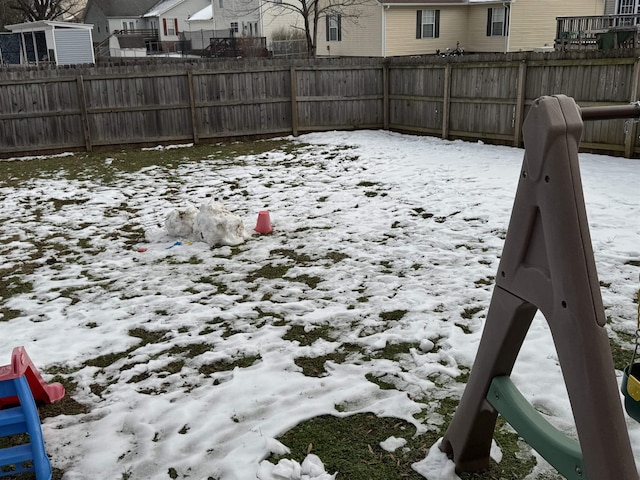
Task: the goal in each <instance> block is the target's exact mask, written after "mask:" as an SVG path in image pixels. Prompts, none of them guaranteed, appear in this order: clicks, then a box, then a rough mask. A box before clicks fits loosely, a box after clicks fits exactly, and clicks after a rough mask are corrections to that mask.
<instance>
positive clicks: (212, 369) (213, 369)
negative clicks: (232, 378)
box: [198, 355, 261, 375]
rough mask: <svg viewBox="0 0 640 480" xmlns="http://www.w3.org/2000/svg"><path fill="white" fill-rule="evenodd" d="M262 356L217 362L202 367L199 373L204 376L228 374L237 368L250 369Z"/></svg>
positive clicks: (249, 356)
mask: <svg viewBox="0 0 640 480" xmlns="http://www.w3.org/2000/svg"><path fill="white" fill-rule="evenodd" d="M260 358H261V357H260V355H248V356H246V357H241V358H239V359H237V360H234V361H232V362H230V361H227V360H220V361H217V362H212V363H208V364H206V365H202V366H201V367H200V368H198V372H200V373H201V374H203V375H211V374H213V373H217V372H228V371H231V370H233V369H234V368H236V367H239V368H248V367H250V366H251V365H253V364H254V363H256V362H257V361H258V360H260Z"/></svg>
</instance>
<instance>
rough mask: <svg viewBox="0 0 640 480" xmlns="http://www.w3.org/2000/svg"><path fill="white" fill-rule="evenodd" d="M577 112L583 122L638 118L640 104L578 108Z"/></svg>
mask: <svg viewBox="0 0 640 480" xmlns="http://www.w3.org/2000/svg"><path fill="white" fill-rule="evenodd" d="M579 110H580V114H581V115H582V120H583V121H591V120H613V119H616V118H640V102H635V103H632V104H630V105H607V106H606V107H582V108H580V107H579Z"/></svg>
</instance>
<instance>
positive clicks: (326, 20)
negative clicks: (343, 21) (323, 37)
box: [324, 15, 329, 42]
mask: <svg viewBox="0 0 640 480" xmlns="http://www.w3.org/2000/svg"><path fill="white" fill-rule="evenodd" d="M324 20H325V24H326V26H327V42H328V41H329V15H327V16H326V17H324Z"/></svg>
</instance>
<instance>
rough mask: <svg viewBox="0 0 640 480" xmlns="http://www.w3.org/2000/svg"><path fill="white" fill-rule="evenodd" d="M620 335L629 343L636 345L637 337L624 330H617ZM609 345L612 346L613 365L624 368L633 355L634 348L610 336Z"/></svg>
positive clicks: (619, 368) (620, 368)
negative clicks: (627, 346) (623, 344)
mask: <svg viewBox="0 0 640 480" xmlns="http://www.w3.org/2000/svg"><path fill="white" fill-rule="evenodd" d="M616 334H617V335H618V337H619V338H620V339H621V340H623V341H624V342H625V343H627V344H629V345H634V342H635V337H634V336H633V335H629V334H625V333H623V332H616ZM609 346H610V347H611V355H612V356H613V365H614V366H615V368H616V369H618V370H624V369H625V368H626V367H627V366H628V365H629V363H631V357H632V356H633V348H632V347H630V348H625V347H623V346H622V345H621V344H620V343H619V342H618V341H616V340H615V339H613V338H611V337H609Z"/></svg>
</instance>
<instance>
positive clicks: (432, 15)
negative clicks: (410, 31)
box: [416, 10, 440, 38]
mask: <svg viewBox="0 0 640 480" xmlns="http://www.w3.org/2000/svg"><path fill="white" fill-rule="evenodd" d="M439 36H440V10H418V13H417V15H416V38H438V37H439Z"/></svg>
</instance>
